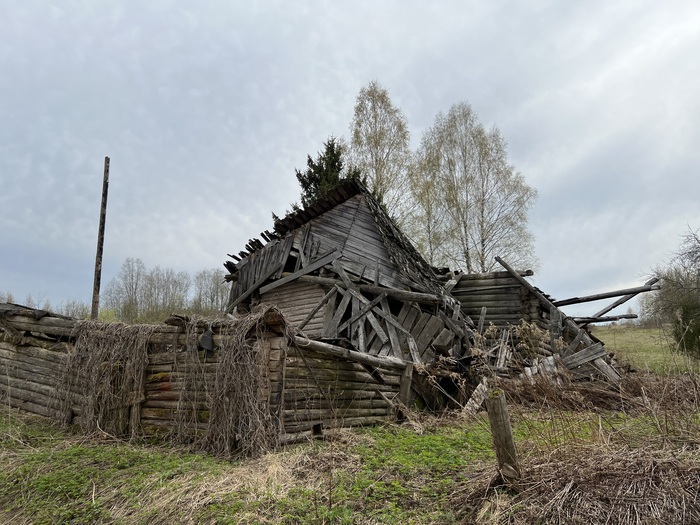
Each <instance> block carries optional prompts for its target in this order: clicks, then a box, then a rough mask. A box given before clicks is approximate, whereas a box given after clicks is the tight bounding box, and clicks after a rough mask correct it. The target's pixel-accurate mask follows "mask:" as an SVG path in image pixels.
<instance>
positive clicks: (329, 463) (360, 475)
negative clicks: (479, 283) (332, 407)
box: [0, 406, 700, 525]
mask: <svg viewBox="0 0 700 525" xmlns="http://www.w3.org/2000/svg"><path fill="white" fill-rule="evenodd" d="M511 418H512V420H513V428H514V434H515V438H516V443H517V447H518V449H519V452H520V454H521V456H522V459H523V461H525V462H528V461H533V460H534V461H540V460H541V459H542V458H547V457H550V456H551V455H552V454H558V453H559V451H560V450H562V449H563V448H566V447H568V446H578V445H590V444H595V445H605V446H607V445H611V444H612V445H623V446H626V447H627V446H629V447H648V446H649V445H650V444H653V443H658V444H659V447H668V446H669V445H668V444H669V443H675V442H676V441H679V442H682V441H683V440H687V439H688V436H695V435H697V434H698V429H700V419H699V418H698V415H697V413H695V414H687V417H685V419H683V421H681V420H679V419H678V417H676V418H675V419H674V420H673V421H672V422H671V423H672V425H671V426H670V425H669V421H668V420H664V418H663V416H658V415H657V414H654V413H649V414H637V415H629V414H622V413H610V414H598V413H590V412H566V411H546V412H545V411H535V410H523V409H520V408H519V407H517V406H513V407H512V408H511ZM495 464H496V460H495V454H494V451H493V448H492V443H491V436H490V432H489V427H488V420H487V418H486V416H485V415H483V414H482V415H480V416H479V417H476V418H470V419H465V418H463V417H453V418H452V419H448V420H444V419H443V420H437V419H429V418H428V419H425V420H424V421H423V423H422V424H413V425H407V426H398V425H386V426H381V427H373V428H366V429H358V430H355V431H341V432H337V433H334V434H331V436H330V438H329V439H328V440H326V441H314V442H310V443H306V444H301V445H296V446H292V447H287V448H286V449H283V450H280V451H278V452H273V453H270V454H267V455H265V456H264V457H262V458H260V459H256V460H247V461H241V462H228V461H223V460H217V459H214V458H209V457H204V456H202V455H198V454H192V453H189V452H186V451H182V450H173V449H171V448H169V447H167V446H165V445H160V446H155V445H149V444H128V443H123V442H115V441H106V440H99V439H95V438H93V439H85V438H79V437H77V436H73V435H70V434H67V433H65V432H63V431H62V430H60V429H58V428H57V427H54V426H51V425H48V424H47V423H46V422H45V421H44V420H42V419H40V418H33V417H27V416H18V415H17V414H16V413H12V412H7V411H6V412H4V413H3V414H2V415H0V522H2V523H6V522H7V523H47V524H48V523H76V524H88V523H121V524H132V523H134V524H141V523H143V524H146V523H149V524H157V523H163V524H165V523H167V524H169V525H173V524H177V523H217V524H237V523H249V524H273V523H287V524H319V523H333V524H355V523H368V524H369V523H385V524H402V525H406V524H424V523H427V524H429V523H441V524H442V523H460V522H461V521H462V520H463V519H464V516H465V512H466V509H465V508H464V507H463V505H460V504H458V503H456V499H455V496H454V495H455V494H458V493H462V494H463V493H464V491H465V489H466V488H468V487H469V486H470V485H472V484H473V483H474V482H475V479H477V477H480V478H479V479H481V481H482V482H483V479H484V473H486V475H487V476H492V475H494V474H495V472H496V468H495Z"/></svg>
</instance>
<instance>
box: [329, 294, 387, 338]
mask: <svg viewBox="0 0 700 525" xmlns="http://www.w3.org/2000/svg"><path fill="white" fill-rule="evenodd" d="M385 298H386V294H385V293H384V294H382V295H380V296H378V297H375V298H374V299H372V300H371V301H370V302H369V303H366V304H365V305H364V306H363V307H362V308H361V309H359V310H358V311H357V313H353V315H352V317H351V318H350V319H348V320H347V321H345V322H344V323H343V324H341V325H340V326H339V327H338V332H342V331H343V330H344V329H345V328H347V327H348V326H350V325H351V324H352V323H354V322H355V321H357V320H359V319H360V318H361V317H363V316H364V315H365V314H367V312H369V311H370V310H372V309H373V308H374V307H375V306H377V304H379V303H380V302H381V301H383V300H384V299H385ZM356 299H357V298H356Z"/></svg>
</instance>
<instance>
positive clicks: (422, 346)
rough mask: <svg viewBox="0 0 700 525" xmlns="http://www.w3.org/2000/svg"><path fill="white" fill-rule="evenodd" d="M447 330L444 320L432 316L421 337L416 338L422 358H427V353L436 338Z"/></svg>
mask: <svg viewBox="0 0 700 525" xmlns="http://www.w3.org/2000/svg"><path fill="white" fill-rule="evenodd" d="M444 328H445V323H443V321H442V319H440V318H439V317H437V316H434V315H433V316H431V318H430V319H429V320H428V323H427V324H426V325H425V328H423V330H422V331H421V333H420V335H419V336H418V337H417V338H416V346H417V348H418V351H419V352H420V354H421V357H425V351H426V349H427V348H428V346H429V345H430V343H432V341H433V338H435V337H436V336H437V335H438V334H439V333H440V332H441V331H442V330H443V329H444Z"/></svg>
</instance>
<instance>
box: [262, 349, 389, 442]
mask: <svg viewBox="0 0 700 525" xmlns="http://www.w3.org/2000/svg"><path fill="white" fill-rule="evenodd" d="M273 348H274V347H273ZM275 355H276V354H274V350H273V354H272V359H271V361H270V369H271V371H272V372H271V377H272V378H273V381H272V389H273V395H272V400H273V401H272V406H271V408H272V411H273V413H276V414H279V417H280V423H281V428H280V431H281V433H282V434H298V433H302V432H309V431H315V432H318V431H320V430H321V429H326V428H333V427H350V426H360V425H368V424H375V423H378V422H380V421H382V420H387V419H393V418H394V417H395V414H394V412H393V410H391V404H390V403H391V401H392V400H394V399H396V398H397V396H398V395H399V391H400V386H401V371H397V370H390V369H378V368H374V367H366V366H363V365H361V364H359V363H357V362H353V361H351V360H348V359H342V358H339V357H336V356H329V355H324V354H321V353H318V352H313V351H309V350H308V349H306V348H304V347H299V346H292V347H289V348H287V352H286V355H284V354H282V355H280V359H279V360H278V361H277V362H274V357H275Z"/></svg>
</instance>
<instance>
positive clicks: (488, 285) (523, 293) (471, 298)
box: [451, 272, 547, 329]
mask: <svg viewBox="0 0 700 525" xmlns="http://www.w3.org/2000/svg"><path fill="white" fill-rule="evenodd" d="M451 293H452V296H453V297H454V298H455V299H457V300H458V301H459V302H460V304H461V307H462V313H463V314H464V315H468V316H469V317H471V318H472V320H473V321H474V322H475V323H476V322H478V320H479V316H480V315H481V309H482V308H483V307H486V324H487V325H488V324H489V323H493V324H494V325H496V326H497V327H499V328H505V327H506V326H507V325H518V324H520V321H521V320H524V321H527V322H535V323H537V324H538V326H539V325H541V328H543V329H547V321H546V319H545V318H544V316H543V311H542V309H541V307H540V304H539V301H538V300H537V298H536V297H534V296H533V295H531V294H530V293H529V292H528V291H527V290H526V289H525V288H524V287H523V286H522V285H521V284H520V283H519V282H518V281H517V280H516V279H515V278H514V277H513V276H512V275H510V274H509V273H508V272H491V273H486V274H474V275H463V276H462V277H461V278H460V279H459V281H458V282H457V284H456V285H455V286H454V288H453V289H452V292H451Z"/></svg>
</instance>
